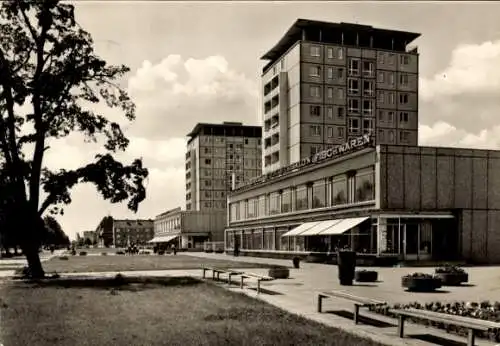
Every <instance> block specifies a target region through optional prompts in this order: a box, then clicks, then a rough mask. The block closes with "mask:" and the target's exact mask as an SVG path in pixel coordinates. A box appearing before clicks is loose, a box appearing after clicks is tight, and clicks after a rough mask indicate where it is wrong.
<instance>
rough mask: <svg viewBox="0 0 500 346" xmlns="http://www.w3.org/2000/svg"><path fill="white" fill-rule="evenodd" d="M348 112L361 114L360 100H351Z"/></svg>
mask: <svg viewBox="0 0 500 346" xmlns="http://www.w3.org/2000/svg"><path fill="white" fill-rule="evenodd" d="M347 106H348V108H347V111H348V112H349V113H358V112H359V100H356V99H349V102H348V105H347Z"/></svg>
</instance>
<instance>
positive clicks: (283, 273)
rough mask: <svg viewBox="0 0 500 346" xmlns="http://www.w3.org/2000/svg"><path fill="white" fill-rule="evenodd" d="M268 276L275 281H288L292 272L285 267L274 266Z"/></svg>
mask: <svg viewBox="0 0 500 346" xmlns="http://www.w3.org/2000/svg"><path fill="white" fill-rule="evenodd" d="M267 275H268V276H270V277H272V278H273V279H288V277H289V276H290V270H289V269H288V268H287V267H283V266H273V267H271V268H270V269H269V272H268V274H267Z"/></svg>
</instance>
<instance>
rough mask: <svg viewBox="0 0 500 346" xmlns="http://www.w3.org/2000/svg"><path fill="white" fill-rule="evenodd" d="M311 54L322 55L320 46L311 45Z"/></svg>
mask: <svg viewBox="0 0 500 346" xmlns="http://www.w3.org/2000/svg"><path fill="white" fill-rule="evenodd" d="M311 56H320V52H319V46H311Z"/></svg>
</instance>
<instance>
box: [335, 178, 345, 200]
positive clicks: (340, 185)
mask: <svg viewBox="0 0 500 346" xmlns="http://www.w3.org/2000/svg"><path fill="white" fill-rule="evenodd" d="M346 203H347V181H346V179H345V178H339V179H334V180H333V181H332V205H341V204H346Z"/></svg>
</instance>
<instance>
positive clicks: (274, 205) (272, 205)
mask: <svg viewBox="0 0 500 346" xmlns="http://www.w3.org/2000/svg"><path fill="white" fill-rule="evenodd" d="M279 198H280V196H279V193H278V192H272V193H270V194H269V215H273V214H278V213H279V212H280V203H279Z"/></svg>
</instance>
